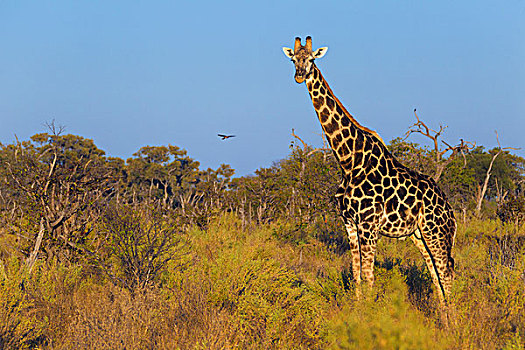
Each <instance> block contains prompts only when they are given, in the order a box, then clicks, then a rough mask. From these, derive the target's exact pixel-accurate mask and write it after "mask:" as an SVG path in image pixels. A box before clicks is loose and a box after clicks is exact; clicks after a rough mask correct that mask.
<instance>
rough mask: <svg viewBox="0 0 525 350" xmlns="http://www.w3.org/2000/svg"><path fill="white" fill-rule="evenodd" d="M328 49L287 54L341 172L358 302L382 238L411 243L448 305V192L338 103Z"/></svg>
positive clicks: (452, 227) (452, 225)
mask: <svg viewBox="0 0 525 350" xmlns="http://www.w3.org/2000/svg"><path fill="white" fill-rule="evenodd" d="M327 49H328V48H327V47H321V48H319V49H317V50H316V51H312V38H311V37H307V38H306V44H305V46H303V45H302V44H301V39H300V38H295V46H294V49H293V50H292V49H290V48H287V47H283V51H284V53H285V55H286V56H288V57H289V58H290V59H291V60H292V62H293V63H294V65H295V81H296V82H297V83H299V84H301V83H303V82H306V86H307V88H308V93H309V94H310V98H311V100H312V103H313V106H314V109H315V111H316V113H317V116H318V118H319V121H320V122H321V126H322V128H323V131H324V133H325V136H326V138H327V140H328V142H329V144H330V147H331V148H332V151H333V153H334V155H335V157H336V159H337V161H338V162H339V164H340V166H341V173H342V180H341V184H340V185H339V188H338V190H337V192H336V194H335V197H336V199H337V203H338V206H339V210H340V214H341V216H342V219H343V221H344V225H345V228H346V231H347V233H348V239H349V243H350V250H351V254H352V272H353V276H354V280H355V282H356V285H357V288H356V293H357V294H358V297H359V296H360V293H361V292H360V291H361V287H360V285H361V281H362V280H364V281H367V282H368V284H369V285H370V286H372V285H373V283H374V259H375V251H376V244H377V240H378V238H379V237H380V236H386V237H390V238H406V237H410V238H411V239H412V241H413V242H414V243H415V245H416V246H417V247H418V248H419V250H420V252H421V254H422V255H423V258H424V260H425V262H426V265H427V267H428V269H429V271H430V274H431V276H432V280H433V283H434V285H435V287H436V288H437V290H438V297H439V300H440V302H441V304H445V305H446V300H447V297H448V296H449V294H450V289H451V284H452V278H453V273H454V259H453V258H452V247H453V245H454V238H455V234H456V229H457V224H456V219H455V218H454V213H453V211H452V208H451V207H450V205H449V203H448V201H447V199H446V197H445V194H444V193H443V192H442V191H441V190H440V189H439V187H438V186H437V185H436V183H435V182H434V181H433V180H432V179H431V178H430V177H428V176H426V175H423V174H420V173H418V172H416V171H413V170H411V169H408V168H407V167H405V166H404V165H402V164H401V163H400V162H399V161H398V160H397V159H396V158H395V157H394V156H393V155H392V154H391V153H390V152H389V151H388V149H387V148H386V146H385V143H384V142H383V140H382V139H381V137H380V136H379V135H378V134H377V133H376V132H375V131H373V130H370V129H368V128H367V127H365V126H362V125H361V124H359V122H358V121H357V120H356V119H355V118H354V117H353V116H352V115H351V114H350V113H349V112H348V111H347V110H346V109H345V107H344V106H343V104H342V103H341V101H339V99H338V98H337V97H335V95H334V93H333V92H332V90H331V89H330V86H329V85H328V83H327V82H326V80H325V79H324V77H323V75H322V74H321V71H320V70H319V68H318V67H317V66H316V65H315V63H314V60H315V59H317V58H321V57H323V56H324V55H325V53H326V51H327Z"/></svg>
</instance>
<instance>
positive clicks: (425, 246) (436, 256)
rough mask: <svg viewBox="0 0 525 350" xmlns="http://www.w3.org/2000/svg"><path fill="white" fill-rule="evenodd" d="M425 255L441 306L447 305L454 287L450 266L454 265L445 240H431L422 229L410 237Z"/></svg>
mask: <svg viewBox="0 0 525 350" xmlns="http://www.w3.org/2000/svg"><path fill="white" fill-rule="evenodd" d="M410 238H411V239H412V241H413V242H414V243H415V245H416V246H417V247H418V249H419V251H420V252H421V254H422V255H423V258H424V260H425V263H426V265H427V268H428V270H429V272H430V275H431V276H432V281H433V282H434V285H435V286H436V288H437V289H438V296H439V300H440V302H441V304H443V305H444V304H446V300H447V297H448V295H449V294H450V289H451V286H452V271H451V269H450V266H451V265H452V264H453V262H452V261H449V260H451V257H450V254H449V253H448V251H447V249H446V245H445V244H444V243H445V242H443V238H439V237H438V238H437V239H433V240H432V239H429V238H428V237H427V236H426V235H425V231H422V230H421V229H418V230H416V232H415V233H414V234H413V235H412V236H410Z"/></svg>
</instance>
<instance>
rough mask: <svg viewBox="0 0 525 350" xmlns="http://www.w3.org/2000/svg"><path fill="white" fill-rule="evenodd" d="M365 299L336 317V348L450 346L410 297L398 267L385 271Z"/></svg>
mask: <svg viewBox="0 0 525 350" xmlns="http://www.w3.org/2000/svg"><path fill="white" fill-rule="evenodd" d="M376 282H377V283H376V286H375V288H374V290H373V291H369V292H370V294H369V295H366V294H365V297H363V300H361V301H359V302H357V301H355V302H353V303H352V304H351V305H350V306H347V307H345V308H343V309H342V310H341V312H340V315H339V317H338V318H336V319H335V320H334V332H333V333H332V334H331V338H332V348H334V349H407V350H408V349H447V348H449V347H450V340H448V339H447V338H446V336H445V334H444V332H443V331H442V330H439V329H438V328H437V327H436V326H435V324H434V323H433V320H428V319H426V318H425V315H424V314H423V313H421V312H420V311H419V310H417V309H414V308H413V307H411V306H410V303H409V302H408V300H407V292H408V291H407V286H406V284H405V283H404V277H403V276H402V275H401V273H400V272H399V270H398V269H397V268H395V269H393V270H390V271H381V272H380V273H379V274H378V276H377V280H376Z"/></svg>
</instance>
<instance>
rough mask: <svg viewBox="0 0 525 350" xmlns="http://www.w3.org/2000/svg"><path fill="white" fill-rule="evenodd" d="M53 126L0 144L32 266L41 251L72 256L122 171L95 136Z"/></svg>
mask: <svg viewBox="0 0 525 350" xmlns="http://www.w3.org/2000/svg"><path fill="white" fill-rule="evenodd" d="M49 127H50V130H51V134H49V133H41V134H36V135H34V136H32V137H31V141H24V142H19V141H17V142H16V143H15V144H12V145H7V146H3V147H2V150H1V153H2V157H1V162H2V167H5V171H4V176H5V179H4V181H7V184H8V185H9V186H11V187H12V188H13V191H14V193H12V195H13V197H14V200H15V201H16V202H17V205H18V207H19V208H20V214H21V217H20V220H19V222H18V228H17V230H18V235H19V236H20V238H21V239H20V240H21V241H25V242H27V245H25V246H23V247H22V251H23V252H24V254H26V256H28V269H29V270H31V269H32V266H33V264H34V262H35V260H36V258H37V256H38V255H39V254H40V253H41V251H43V252H44V253H45V256H47V257H57V258H59V259H66V260H69V259H71V258H74V256H75V254H74V253H75V252H78V251H79V250H81V245H82V243H83V242H84V240H85V238H86V237H87V235H88V234H89V233H90V232H91V226H92V223H93V222H95V221H96V218H97V211H98V209H97V206H98V204H99V203H100V201H101V200H102V199H103V197H104V195H107V194H109V193H111V191H112V188H113V187H114V186H113V185H112V183H113V180H114V179H116V178H117V177H118V176H117V175H116V174H114V172H113V169H112V168H111V167H107V163H106V158H105V156H104V151H102V150H100V149H98V148H97V147H96V146H95V145H94V143H93V141H92V140H89V139H85V138H83V137H80V136H75V135H61V132H62V129H61V128H60V129H57V128H55V126H54V124H53V123H52V124H50V125H49ZM35 228H37V230H38V232H36V231H35Z"/></svg>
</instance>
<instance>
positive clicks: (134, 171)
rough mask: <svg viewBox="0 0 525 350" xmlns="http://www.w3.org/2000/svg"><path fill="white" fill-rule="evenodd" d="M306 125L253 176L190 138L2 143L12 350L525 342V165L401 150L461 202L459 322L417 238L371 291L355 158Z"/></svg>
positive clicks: (4, 324)
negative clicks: (359, 261)
mask: <svg viewBox="0 0 525 350" xmlns="http://www.w3.org/2000/svg"><path fill="white" fill-rule="evenodd" d="M418 122H419V123H420V124H415V125H424V124H422V123H421V122H420V121H419V119H418ZM441 132H442V129H440V132H439V135H440V134H441ZM293 135H294V140H293V143H292V145H291V152H290V154H289V156H288V157H287V158H285V159H283V160H281V161H280V162H278V163H276V164H274V165H273V166H271V167H270V168H261V169H259V170H257V171H256V172H255V174H254V175H252V176H244V177H236V178H234V177H233V175H234V170H233V169H231V167H229V166H228V165H222V166H220V167H219V168H218V169H206V170H201V169H200V168H199V166H200V165H199V163H198V162H197V161H195V160H194V159H192V158H190V157H189V156H188V155H187V152H186V151H185V150H183V149H180V148H179V147H177V146H173V145H168V146H159V147H156V146H147V147H143V148H141V149H140V150H139V151H138V152H137V153H135V154H134V155H133V157H132V158H130V159H127V160H126V161H124V160H122V159H118V158H110V157H107V156H106V155H105V154H104V151H102V150H100V149H98V148H97V147H96V146H95V144H94V143H93V141H91V140H89V139H85V138H83V137H80V136H75V135H63V134H62V130H60V129H58V130H57V129H56V128H55V127H54V126H53V125H50V130H49V132H48V133H41V134H37V135H35V136H33V137H32V138H31V139H30V140H27V141H21V142H19V141H17V142H16V143H14V144H9V145H1V144H0V164H1V165H0V223H1V224H0V348H1V349H3V348H5V349H32V348H39V349H42V348H44V349H62V348H67V349H69V348H80V349H84V348H85V349H94V348H96V349H106V348H107V349H115V348H123V349H124V348H126V349H176V348H182V349H194V348H195V349H223V348H243V349H244V348H248V349H250V348H254V349H259V348H264V349H267V348H268V349H325V348H332V349H393V348H399V349H440V348H443V349H521V348H523V347H524V346H525V306H524V305H525V226H524V222H523V221H524V220H523V219H524V218H525V206H524V203H525V199H524V186H525V182H524V179H525V160H524V159H523V158H521V157H518V156H515V155H513V154H511V153H510V152H509V151H508V150H504V149H502V148H496V149H493V150H488V151H487V150H485V149H484V148H483V147H480V146H478V147H470V148H469V147H463V145H464V144H463V142H462V144H461V147H459V148H454V147H449V146H448V144H447V146H448V147H449V148H448V149H447V148H445V149H436V148H427V147H424V146H420V145H418V144H415V143H412V142H408V141H407V140H403V139H395V140H393V141H392V142H390V144H389V148H390V150H391V151H392V152H393V153H394V154H395V155H396V156H397V157H399V158H400V159H401V160H402V161H403V162H404V163H405V164H407V165H409V166H411V167H413V168H415V169H417V170H419V171H422V172H425V173H427V174H428V175H430V176H433V177H435V178H438V179H439V184H440V186H441V187H442V188H443V189H444V191H445V192H446V193H447V195H448V197H449V199H450V201H451V204H452V205H453V207H454V209H455V210H456V212H457V217H458V219H459V220H458V222H459V230H458V234H457V240H456V246H455V249H454V256H455V260H456V278H455V280H454V285H453V295H452V297H451V300H450V305H449V309H448V310H447V312H446V313H447V315H448V316H447V318H446V320H447V322H443V320H444V318H443V317H441V313H442V311H441V310H440V309H439V303H438V302H437V297H436V294H435V292H434V291H433V287H432V282H431V278H430V275H429V273H428V271H427V270H426V268H425V266H424V262H423V261H422V259H421V257H420V254H419V252H418V251H417V248H416V247H415V246H413V244H412V242H410V240H390V239H381V240H380V242H379V245H378V256H377V263H376V267H375V270H376V276H377V278H376V284H375V286H374V288H373V290H371V291H370V293H369V294H368V295H367V296H366V297H364V298H363V299H362V300H359V301H358V300H356V298H355V293H354V288H355V285H354V283H353V279H352V273H351V271H352V269H351V258H350V257H349V252H348V243H347V241H346V234H345V232H344V228H343V227H342V224H341V222H340V219H339V218H338V214H337V210H336V207H335V202H334V200H333V194H334V193H335V188H336V187H337V185H338V181H339V167H338V165H337V163H336V162H335V160H334V158H333V156H332V154H331V152H330V151H329V150H328V149H325V148H321V149H314V148H312V147H311V146H309V145H307V144H305V143H304V142H302V140H301V139H300V138H299V137H298V136H297V135H295V134H293ZM429 135H431V134H429ZM431 136H432V135H431ZM434 136H435V135H434ZM435 144H437V143H435ZM443 151H445V152H443ZM447 151H450V154H449V155H448V156H447V155H446V152H447ZM438 154H439V155H438ZM496 154H497V156H495V155H496ZM463 155H464V157H463ZM485 183H486V186H485ZM483 188H485V190H483ZM478 203H481V204H482V206H481V208H480V210H477V207H478Z"/></svg>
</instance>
